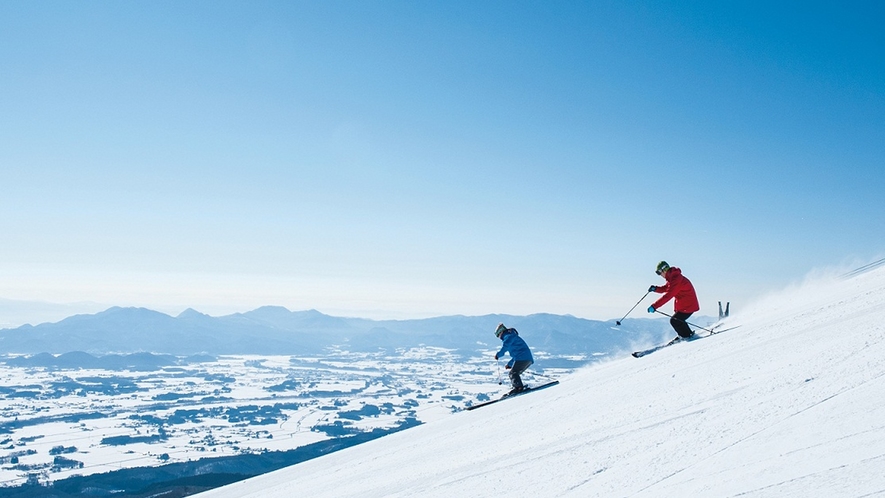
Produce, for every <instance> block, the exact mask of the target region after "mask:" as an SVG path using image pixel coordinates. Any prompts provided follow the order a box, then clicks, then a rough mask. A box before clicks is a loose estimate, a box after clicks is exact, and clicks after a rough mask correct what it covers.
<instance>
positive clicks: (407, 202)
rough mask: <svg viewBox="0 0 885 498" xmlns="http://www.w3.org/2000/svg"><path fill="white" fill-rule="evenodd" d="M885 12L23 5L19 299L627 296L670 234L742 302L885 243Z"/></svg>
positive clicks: (1, 260) (388, 309)
mask: <svg viewBox="0 0 885 498" xmlns="http://www.w3.org/2000/svg"><path fill="white" fill-rule="evenodd" d="M883 25H885V6H883V4H882V3H881V2H875V1H873V2H808V1H796V2H678V1H676V2H659V1H653V2H652V1H649V2H604V1H599V2H596V1H593V2H509V1H508V2H492V1H489V2H472V1H471V2H411V1H407V2H397V1H386V2H375V1H359V2H357V1H353V2H289V1H287V2H269V1H268V2H260V1H254V2H251V1H250V2H226V1H190V2H179V1H166V2H160V1H135V2H111V1H90V2H70V1H58V2H55V1H36V2H30V1H6V2H2V3H0V188H2V196H0V210H2V217H0V237H2V239H0V240H2V243H0V298H2V299H4V300H14V301H42V302H51V303H80V302H93V303H100V304H101V305H102V306H103V305H121V306H145V307H149V308H153V309H158V310H161V311H167V312H178V311H181V310H183V309H185V308H187V307H193V308H196V309H198V310H200V311H204V312H206V313H209V314H223V313H229V312H235V311H246V310H249V309H253V308H255V307H258V306H261V305H269V304H272V305H282V306H286V307H288V308H290V309H293V310H300V309H309V308H315V309H318V310H320V311H323V312H327V313H330V314H346V315H350V316H365V317H370V318H405V317H421V316H433V315H443V314H466V315H476V314H486V313H513V314H529V313H535V312H550V313H561V314H565V313H568V314H572V315H575V316H580V317H586V318H594V319H609V318H620V317H621V316H622V315H623V314H624V313H626V312H627V310H628V309H629V308H630V307H631V306H632V305H633V304H634V303H635V302H636V300H637V299H639V298H640V297H641V296H642V295H643V293H644V292H645V291H646V289H647V287H648V286H649V285H651V284H658V283H661V282H662V280H661V279H660V278H659V277H657V276H656V275H655V274H654V268H655V265H656V264H657V262H658V261H659V260H661V259H666V260H667V261H669V262H670V263H671V264H672V265H674V266H679V267H681V268H682V269H683V272H684V273H685V274H686V275H687V276H688V277H689V278H690V279H691V280H692V281H693V282H694V284H695V287H696V288H697V290H698V294H699V297H700V299H701V306H702V313H707V314H712V315H715V314H716V312H717V310H716V302H717V301H719V300H722V301H731V302H732V306H733V307H735V308H736V309H739V307H740V305H741V304H742V303H745V302H747V301H748V300H750V299H752V298H753V296H755V295H757V294H759V293H763V292H766V291H768V290H770V289H775V288H780V287H782V286H784V285H786V284H788V283H791V282H794V281H797V280H799V279H801V278H802V277H803V276H804V275H806V274H807V273H809V272H811V271H815V269H818V268H823V267H830V266H845V267H850V266H851V265H855V264H856V265H860V264H863V263H866V262H869V261H871V260H873V259H876V258H880V257H883V256H885V29H883V28H882V26H883ZM650 300H651V299H650V298H649V299H648V300H647V301H646V302H645V303H646V304H649V303H650ZM24 305H25V303H22V306H24ZM644 308H645V306H643V307H642V309H637V311H634V313H635V314H636V315H635V316H642V315H644V314H645V313H644ZM631 316H632V315H631ZM39 319H40V318H39V317H35V318H34V320H35V321H39ZM0 322H2V320H0Z"/></svg>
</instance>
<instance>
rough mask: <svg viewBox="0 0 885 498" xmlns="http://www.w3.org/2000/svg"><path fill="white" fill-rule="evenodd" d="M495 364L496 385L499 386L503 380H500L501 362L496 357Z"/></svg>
mask: <svg viewBox="0 0 885 498" xmlns="http://www.w3.org/2000/svg"><path fill="white" fill-rule="evenodd" d="M495 366H496V367H498V385H499V386H500V385H501V384H503V383H504V381H503V380H501V362H500V361H498V359H497V358H495Z"/></svg>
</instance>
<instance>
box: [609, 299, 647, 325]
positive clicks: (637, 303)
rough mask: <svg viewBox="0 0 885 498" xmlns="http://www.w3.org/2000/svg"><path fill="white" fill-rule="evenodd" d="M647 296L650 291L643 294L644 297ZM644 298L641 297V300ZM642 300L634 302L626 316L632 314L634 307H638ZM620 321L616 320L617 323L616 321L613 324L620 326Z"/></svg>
mask: <svg viewBox="0 0 885 498" xmlns="http://www.w3.org/2000/svg"><path fill="white" fill-rule="evenodd" d="M649 294H651V291H648V292H646V293H645V296H648V295H649ZM645 296H642V299H645ZM642 299H640V300H639V301H636V304H634V305H633V307H632V308H630V311H628V312H627V315H629V314H630V313H632V312H633V310H635V309H636V307H637V306H639V303H641V302H642ZM627 315H624V318H627ZM624 318H621V320H623V319H624ZM621 320H618V321H616V322H615V323H616V324H618V325H620V324H621Z"/></svg>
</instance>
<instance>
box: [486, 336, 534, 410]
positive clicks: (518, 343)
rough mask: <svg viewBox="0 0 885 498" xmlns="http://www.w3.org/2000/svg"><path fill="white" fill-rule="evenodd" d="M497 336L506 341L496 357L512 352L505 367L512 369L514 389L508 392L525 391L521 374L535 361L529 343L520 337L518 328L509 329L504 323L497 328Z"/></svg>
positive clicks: (511, 375) (511, 377)
mask: <svg viewBox="0 0 885 498" xmlns="http://www.w3.org/2000/svg"><path fill="white" fill-rule="evenodd" d="M495 337H497V338H498V339H501V340H502V341H503V342H504V345H503V346H501V350H500V351H498V352H497V353H496V354H495V359H496V360H497V359H498V358H500V357H501V356H504V353H510V361H509V362H507V365H506V366H505V367H504V368H506V369H508V370H510V384H511V385H512V386H513V389H511V390H510V392H509V393H507V394H508V395H510V394H516V393H518V392H521V391H524V390H525V389H526V387H525V386H524V385H523V383H522V379H521V378H520V377H519V376H520V374H522V373H523V372H525V371H526V369H527V368H529V367H530V366H531V365H532V363H534V362H535V359H534V358H533V357H532V352H531V350H529V346H528V344H526V343H525V341H524V340H522V337H519V334H518V333H517V332H516V329H509V328H507V327H506V326H504V324H503V323H499V324H498V328H497V329H495Z"/></svg>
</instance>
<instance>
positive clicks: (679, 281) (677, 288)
mask: <svg viewBox="0 0 885 498" xmlns="http://www.w3.org/2000/svg"><path fill="white" fill-rule="evenodd" d="M665 278H666V279H667V283H666V284H664V285H662V286H660V287H658V288H657V289H655V292H657V293H658V294H663V296H661V298H660V299H658V300H657V301H655V303H654V304H652V306H653V307H654V308H655V309H658V308H660V307H661V306H663V305H665V304H667V301H669V300H671V299H673V298H674V297H675V298H676V301H674V302H673V309H674V310H675V311H676V312H678V313H694V312H695V311H698V310H699V309H701V306H700V305H699V304H698V295H697V294H695V292H694V286H693V285H691V282H690V281H689V280H688V279H687V278H685V277H684V276H682V270H680V269H679V268H676V267H673V268H670V271H668V272H667V276H666V277H665Z"/></svg>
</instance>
